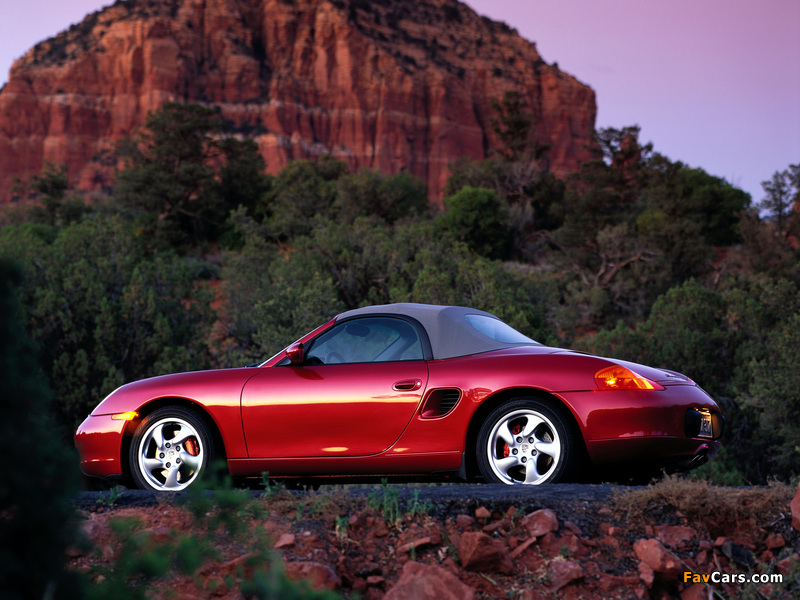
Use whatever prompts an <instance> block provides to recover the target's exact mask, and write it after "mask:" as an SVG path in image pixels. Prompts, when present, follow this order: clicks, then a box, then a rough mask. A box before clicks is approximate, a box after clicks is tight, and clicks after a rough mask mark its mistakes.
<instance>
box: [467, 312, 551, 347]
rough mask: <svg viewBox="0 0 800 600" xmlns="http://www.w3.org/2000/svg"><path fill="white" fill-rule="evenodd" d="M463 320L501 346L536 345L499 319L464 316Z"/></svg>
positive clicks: (483, 316) (484, 316)
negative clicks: (501, 344)
mask: <svg viewBox="0 0 800 600" xmlns="http://www.w3.org/2000/svg"><path fill="white" fill-rule="evenodd" d="M464 320H465V321H466V322H467V323H469V324H470V325H472V326H473V327H474V328H475V329H477V330H478V331H480V332H481V333H482V334H483V335H485V336H486V337H488V338H491V339H493V340H495V341H496V342H501V343H503V344H538V342H537V341H536V340H532V339H531V338H529V337H528V336H527V335H523V334H521V333H520V332H519V331H517V330H516V329H514V328H513V327H511V326H510V325H507V324H506V323H503V322H502V321H501V320H500V319H496V318H494V317H489V316H486V315H464Z"/></svg>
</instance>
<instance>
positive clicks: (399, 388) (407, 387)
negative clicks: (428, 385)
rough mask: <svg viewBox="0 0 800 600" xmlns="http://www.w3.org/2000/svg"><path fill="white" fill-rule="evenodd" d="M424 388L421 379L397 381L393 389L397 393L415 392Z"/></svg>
mask: <svg viewBox="0 0 800 600" xmlns="http://www.w3.org/2000/svg"><path fill="white" fill-rule="evenodd" d="M421 387H422V380H421V379H401V380H400V381H395V383H394V385H393V386H392V389H393V390H394V391H395V392H413V391H416V390H418V389H419V388H421Z"/></svg>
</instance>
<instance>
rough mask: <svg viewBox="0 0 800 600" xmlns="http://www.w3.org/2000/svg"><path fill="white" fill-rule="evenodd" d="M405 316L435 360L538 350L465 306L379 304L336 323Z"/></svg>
mask: <svg viewBox="0 0 800 600" xmlns="http://www.w3.org/2000/svg"><path fill="white" fill-rule="evenodd" d="M370 315H372V316H377V315H386V316H394V315H405V316H408V317H411V318H412V319H416V320H417V321H418V322H419V323H420V324H421V325H422V326H423V327H424V328H425V331H426V332H427V334H428V339H429V340H430V343H431V350H432V351H433V358H434V359H437V360H438V359H443V358H455V357H456V356H467V355H469V354H479V353H482V352H490V351H492V350H502V349H504V348H513V347H515V346H540V345H541V344H539V343H538V342H535V341H534V340H532V339H530V338H529V337H526V336H524V335H522V334H521V333H519V332H518V331H516V330H515V329H513V328H512V327H510V326H509V325H506V324H505V323H504V322H503V321H501V320H500V319H498V318H497V317H495V316H494V315H493V314H491V313H488V312H485V311H482V310H478V309H475V308H467V307H464V306H439V305H437V304H415V303H411V302H404V303H399V304H379V305H376V306H365V307H364V308H356V309H354V310H348V311H347V312H343V313H341V314H340V315H338V316H337V317H336V320H337V321H341V320H343V319H352V318H354V317H361V316H370Z"/></svg>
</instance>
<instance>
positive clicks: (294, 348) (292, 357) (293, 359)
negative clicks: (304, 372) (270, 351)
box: [286, 342, 306, 365]
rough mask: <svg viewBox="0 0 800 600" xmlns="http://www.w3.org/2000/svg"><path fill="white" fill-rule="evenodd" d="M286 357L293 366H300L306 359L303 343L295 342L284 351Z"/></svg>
mask: <svg viewBox="0 0 800 600" xmlns="http://www.w3.org/2000/svg"><path fill="white" fill-rule="evenodd" d="M286 356H287V357H288V358H289V362H290V363H291V364H293V365H302V364H303V361H304V360H305V358H306V353H305V349H304V348H303V342H295V343H294V344H292V345H291V346H289V347H288V348H287V349H286Z"/></svg>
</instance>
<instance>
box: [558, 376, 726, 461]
mask: <svg viewBox="0 0 800 600" xmlns="http://www.w3.org/2000/svg"><path fill="white" fill-rule="evenodd" d="M561 396H562V397H563V398H564V400H565V402H566V403H567V404H568V405H569V406H570V408H571V410H572V412H573V414H574V415H575V417H576V419H577V421H578V424H579V426H580V428H581V431H582V433H583V435H584V439H585V440H586V450H587V452H588V454H589V458H590V460H591V462H592V463H593V464H594V465H597V466H603V465H611V464H625V463H628V464H647V465H651V466H654V467H663V468H666V469H669V470H676V471H677V470H685V469H687V468H692V467H695V466H699V465H700V464H702V463H704V462H706V461H707V460H708V459H710V458H711V457H712V456H714V454H716V453H717V452H718V451H719V448H720V442H719V438H720V436H721V435H722V431H723V429H724V418H723V417H722V413H721V411H720V409H719V406H717V404H716V402H714V400H713V399H712V398H711V397H710V396H709V395H708V394H707V393H706V392H704V391H703V390H702V389H701V388H700V387H698V386H696V385H674V386H667V387H666V388H665V389H664V390H660V391H636V390H624V391H618V392H571V393H564V394H561ZM701 414H705V415H710V416H711V421H712V423H713V429H714V431H713V434H711V436H710V437H700V436H699V431H700V426H699V415H701Z"/></svg>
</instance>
